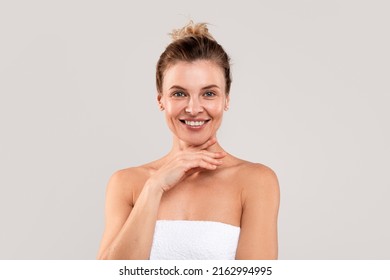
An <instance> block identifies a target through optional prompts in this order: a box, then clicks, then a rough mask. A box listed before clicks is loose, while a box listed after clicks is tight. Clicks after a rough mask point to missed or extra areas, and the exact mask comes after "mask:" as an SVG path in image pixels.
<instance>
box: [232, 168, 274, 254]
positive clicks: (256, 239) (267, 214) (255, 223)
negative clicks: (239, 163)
mask: <svg viewBox="0 0 390 280" xmlns="http://www.w3.org/2000/svg"><path fill="white" fill-rule="evenodd" d="M248 175H249V176H247V178H248V180H245V184H246V185H245V187H244V189H243V192H242V207H243V212H242V217H241V233H240V240H239V242H238V248H237V253H236V259H246V260H249V259H277V258H278V233H277V220H278V212H279V196H280V195H279V184H278V180H277V177H276V175H275V173H274V172H273V171H272V170H271V169H269V168H268V167H266V166H263V165H260V164H256V166H255V167H253V169H252V168H251V171H250V173H249V174H248Z"/></svg>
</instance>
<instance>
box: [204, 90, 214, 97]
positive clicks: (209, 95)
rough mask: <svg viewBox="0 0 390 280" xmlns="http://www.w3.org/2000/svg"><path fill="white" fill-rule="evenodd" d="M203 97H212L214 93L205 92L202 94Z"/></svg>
mask: <svg viewBox="0 0 390 280" xmlns="http://www.w3.org/2000/svg"><path fill="white" fill-rule="evenodd" d="M204 96H206V97H214V96H215V93H214V92H212V91H208V92H205V93H204Z"/></svg>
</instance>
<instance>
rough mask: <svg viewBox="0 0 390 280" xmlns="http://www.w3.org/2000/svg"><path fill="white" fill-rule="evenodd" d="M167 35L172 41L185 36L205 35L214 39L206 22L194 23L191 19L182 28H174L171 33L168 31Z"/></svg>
mask: <svg viewBox="0 0 390 280" xmlns="http://www.w3.org/2000/svg"><path fill="white" fill-rule="evenodd" d="M169 35H170V36H171V38H172V40H173V41H176V40H180V39H183V38H186V37H207V38H209V39H211V40H214V41H215V39H214V38H213V36H212V35H211V34H210V32H209V29H208V28H207V24H206V23H204V22H202V23H194V22H193V21H192V20H191V21H190V22H189V23H188V24H187V25H186V26H184V27H183V28H180V29H174V30H173V31H172V32H171V33H169Z"/></svg>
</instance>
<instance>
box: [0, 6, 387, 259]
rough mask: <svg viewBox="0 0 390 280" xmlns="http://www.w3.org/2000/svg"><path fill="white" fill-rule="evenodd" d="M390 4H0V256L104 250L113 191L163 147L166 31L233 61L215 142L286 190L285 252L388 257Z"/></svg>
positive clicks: (65, 255) (86, 255) (68, 255)
mask: <svg viewBox="0 0 390 280" xmlns="http://www.w3.org/2000/svg"><path fill="white" fill-rule="evenodd" d="M389 6H390V5H389V4H387V1H375V0H374V1H303V0H299V1H287V0H285V1H230V2H229V1H204V0H202V1H195V2H194V1H139V2H136V1H1V2H0V94H1V95H0V98H1V99H0V124H1V127H0V133H1V137H0V172H1V173H0V188H1V189H0V223H1V229H0V259H94V258H95V256H96V253H97V250H98V246H99V242H100V238H101V235H102V231H103V210H104V195H105V186H106V183H107V181H108V179H109V177H110V176H111V174H112V173H113V172H114V171H115V170H118V169H122V168H125V167H128V166H134V165H139V164H142V163H145V162H148V161H151V160H153V159H156V158H158V157H160V156H162V155H164V154H165V153H166V152H167V151H168V150H169V149H170V141H171V136H170V132H169V130H168V128H167V127H166V125H165V123H164V118H163V116H162V113H161V112H159V110H158V107H157V103H156V97H155V81H154V71H155V64H156V62H157V59H158V57H159V55H160V53H161V52H162V51H163V50H164V48H165V46H166V45H167V44H168V43H169V41H170V39H169V37H168V36H167V33H168V32H170V31H171V29H172V28H176V27H180V26H182V25H184V24H185V23H187V21H188V20H189V19H190V18H192V19H193V20H194V21H197V22H199V21H201V22H202V21H205V22H209V23H211V24H212V25H210V30H211V32H212V33H213V34H214V36H215V37H216V39H217V40H218V41H219V42H220V43H221V44H222V45H223V46H224V47H225V49H226V51H227V52H228V53H229V54H230V55H231V57H232V63H233V84H232V91H231V109H230V110H229V111H228V112H227V113H226V115H225V119H224V123H223V127H222V128H221V130H220V133H219V140H220V142H221V144H222V145H223V146H224V147H225V149H226V150H227V151H229V152H230V153H232V154H234V155H236V156H239V157H241V158H244V159H247V160H250V161H255V162H262V163H264V164H266V165H269V166H270V167H272V168H273V169H274V170H275V171H276V172H277V174H278V176H279V180H280V186H281V195H282V196H281V208H280V219H279V229H280V230H279V239H280V240H279V241H280V258H281V259H389V258H390V242H389V241H388V238H389V236H390V226H389V221H388V214H389V212H390V206H389V202H388V201H389V196H390V190H389V188H390V178H389V158H390V148H389V143H390V125H389V120H390V113H389V109H388V108H389V104H390V86H389V76H390V75H389V74H390V68H389V65H390V55H389V49H390V40H389V26H390V20H389V8H390V7H389Z"/></svg>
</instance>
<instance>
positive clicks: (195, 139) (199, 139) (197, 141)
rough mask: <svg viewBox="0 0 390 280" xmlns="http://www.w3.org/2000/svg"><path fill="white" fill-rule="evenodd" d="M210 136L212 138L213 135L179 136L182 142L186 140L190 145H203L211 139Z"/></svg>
mask: <svg viewBox="0 0 390 280" xmlns="http://www.w3.org/2000/svg"><path fill="white" fill-rule="evenodd" d="M210 138H211V136H210V137H191V138H187V137H183V138H179V139H180V140H181V141H182V142H184V143H185V144H187V145H188V146H201V145H203V144H204V143H206V142H207V141H208V140H210Z"/></svg>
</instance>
